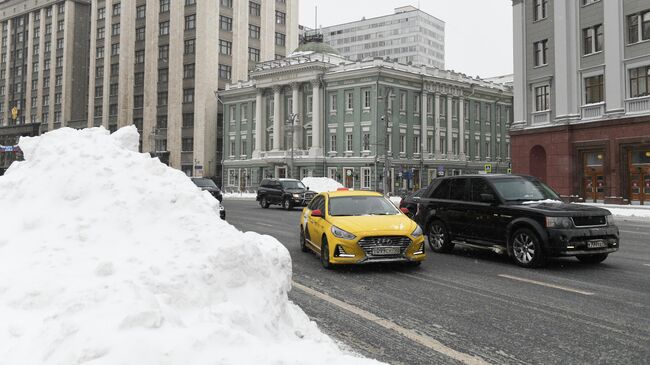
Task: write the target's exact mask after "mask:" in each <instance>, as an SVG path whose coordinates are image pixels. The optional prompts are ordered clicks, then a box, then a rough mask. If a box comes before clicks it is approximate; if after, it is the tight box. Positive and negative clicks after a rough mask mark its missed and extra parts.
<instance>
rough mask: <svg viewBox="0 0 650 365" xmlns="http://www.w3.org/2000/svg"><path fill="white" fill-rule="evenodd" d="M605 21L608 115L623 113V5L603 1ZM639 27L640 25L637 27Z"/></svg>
mask: <svg viewBox="0 0 650 365" xmlns="http://www.w3.org/2000/svg"><path fill="white" fill-rule="evenodd" d="M603 7H604V13H605V21H604V27H605V29H604V32H605V33H604V35H605V64H606V65H607V67H605V80H606V81H605V108H606V112H607V113H608V114H611V113H624V112H625V106H624V105H623V100H624V99H625V66H624V65H623V44H622V43H621V42H622V41H623V39H624V31H623V26H624V22H622V19H625V17H624V16H623V3H622V2H621V1H603ZM639 26H640V25H639Z"/></svg>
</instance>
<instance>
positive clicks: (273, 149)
mask: <svg viewBox="0 0 650 365" xmlns="http://www.w3.org/2000/svg"><path fill="white" fill-rule="evenodd" d="M297 51H298V52H296V53H295V55H291V56H289V57H288V58H286V59H283V60H279V61H270V62H261V63H259V64H258V65H257V66H256V68H255V70H254V71H252V72H251V73H250V79H249V80H248V81H245V82H238V83H234V84H231V85H228V86H227V87H226V90H225V91H222V92H221V93H220V95H221V98H222V99H223V101H224V118H225V119H224V172H225V174H226V176H225V179H224V185H225V189H226V190H239V189H240V188H243V189H249V190H253V189H255V188H256V187H257V186H258V184H259V182H260V181H261V179H262V178H264V177H293V178H302V177H305V176H327V177H330V178H332V179H335V180H337V181H339V182H341V183H342V184H344V185H345V186H347V187H351V188H357V189H378V190H385V191H391V192H396V191H398V190H401V189H416V188H418V187H420V186H424V185H425V184H428V183H429V181H430V180H431V179H432V178H434V177H435V176H441V175H453V174H461V173H477V172H482V171H485V170H491V171H492V172H497V171H499V172H507V170H508V168H509V157H510V154H509V137H508V134H507V131H508V127H509V124H510V121H511V120H512V119H511V114H512V89H511V88H510V87H509V86H506V85H503V84H496V83H490V82H485V81H483V80H480V79H473V78H471V77H468V76H465V75H463V74H459V73H454V72H451V71H445V70H441V69H438V68H431V67H426V66H419V67H416V66H412V65H404V64H400V63H396V62H392V61H386V60H384V59H381V58H376V59H370V60H364V61H358V62H353V61H349V60H346V59H345V58H344V57H342V56H340V55H338V54H337V52H336V50H334V49H333V48H331V47H330V46H328V45H325V44H318V43H315V44H314V43H308V44H305V45H301V46H300V47H299V48H298V49H297Z"/></svg>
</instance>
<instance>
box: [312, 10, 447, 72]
mask: <svg viewBox="0 0 650 365" xmlns="http://www.w3.org/2000/svg"><path fill="white" fill-rule="evenodd" d="M303 32H304V33H307V34H309V33H312V32H313V30H308V29H307V28H304V29H303ZM319 33H322V35H323V39H324V42H325V43H328V44H329V45H330V46H332V47H333V48H334V49H336V50H337V51H338V52H339V54H341V55H342V56H344V57H347V58H349V59H351V60H353V61H356V60H362V59H364V58H374V57H381V58H390V59H391V60H393V61H396V62H400V63H404V64H408V63H412V64H414V65H426V66H430V67H437V68H441V69H444V68H445V22H443V21H442V20H440V19H438V18H436V17H434V16H431V15H429V14H427V13H426V12H424V11H422V10H420V9H418V8H416V7H413V6H403V7H400V8H396V9H395V13H394V14H390V15H385V16H380V17H376V18H369V19H362V20H359V21H356V22H350V23H344V24H338V25H333V26H329V27H325V28H322V29H319Z"/></svg>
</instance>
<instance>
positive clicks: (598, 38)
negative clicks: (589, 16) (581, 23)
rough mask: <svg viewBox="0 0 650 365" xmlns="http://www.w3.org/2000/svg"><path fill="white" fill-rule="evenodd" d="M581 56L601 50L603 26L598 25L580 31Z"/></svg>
mask: <svg viewBox="0 0 650 365" xmlns="http://www.w3.org/2000/svg"><path fill="white" fill-rule="evenodd" d="M582 48H583V52H582V54H584V55H588V54H592V53H596V52H600V51H602V50H603V25H602V24H598V25H596V26H593V27H589V28H585V29H583V30H582Z"/></svg>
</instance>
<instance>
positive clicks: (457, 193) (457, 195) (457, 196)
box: [449, 179, 467, 200]
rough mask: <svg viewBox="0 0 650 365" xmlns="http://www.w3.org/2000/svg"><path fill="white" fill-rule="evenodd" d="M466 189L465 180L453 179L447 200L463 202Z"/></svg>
mask: <svg viewBox="0 0 650 365" xmlns="http://www.w3.org/2000/svg"><path fill="white" fill-rule="evenodd" d="M466 187H467V179H453V180H451V191H450V192H449V199H451V200H465V188H466Z"/></svg>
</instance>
